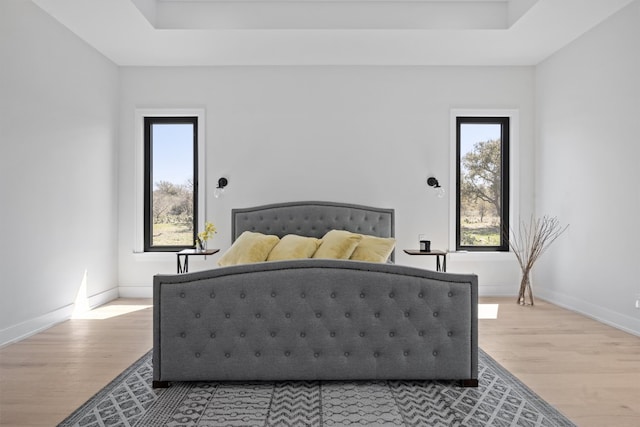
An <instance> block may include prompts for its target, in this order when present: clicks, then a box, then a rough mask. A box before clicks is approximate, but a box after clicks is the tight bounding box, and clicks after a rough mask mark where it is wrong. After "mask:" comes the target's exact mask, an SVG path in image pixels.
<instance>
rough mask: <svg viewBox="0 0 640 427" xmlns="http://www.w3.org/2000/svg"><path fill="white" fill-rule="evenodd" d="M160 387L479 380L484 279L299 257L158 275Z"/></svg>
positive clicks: (156, 343)
mask: <svg viewBox="0 0 640 427" xmlns="http://www.w3.org/2000/svg"><path fill="white" fill-rule="evenodd" d="M154 310H155V313H154V380H155V381H178V380H189V381H191V380H193V381H195V380H286V379H298V380H310V379H322V380H336V379H475V378H477V278H476V277H475V276H473V275H454V274H449V273H438V272H433V271H429V270H421V269H416V268H412V267H406V266H398V265H392V264H372V263H361V262H354V261H339V260H295V261H282V262H272V263H259V264H250V265H240V266H233V267H226V268H219V269H214V270H209V271H204V272H197V273H190V274H185V275H182V276H175V275H169V276H156V277H155V279H154Z"/></svg>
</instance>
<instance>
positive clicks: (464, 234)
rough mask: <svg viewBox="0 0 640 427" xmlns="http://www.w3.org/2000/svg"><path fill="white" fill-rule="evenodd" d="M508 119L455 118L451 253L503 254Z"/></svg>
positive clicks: (506, 225)
mask: <svg viewBox="0 0 640 427" xmlns="http://www.w3.org/2000/svg"><path fill="white" fill-rule="evenodd" d="M509 135H510V132H509V117H471V116H465V117H456V250H463V251H508V250H509V241H508V238H509V233H508V230H509Z"/></svg>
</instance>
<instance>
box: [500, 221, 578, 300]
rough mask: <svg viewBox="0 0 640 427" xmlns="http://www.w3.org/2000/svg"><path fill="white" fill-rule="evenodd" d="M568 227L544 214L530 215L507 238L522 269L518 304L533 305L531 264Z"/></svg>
mask: <svg viewBox="0 0 640 427" xmlns="http://www.w3.org/2000/svg"><path fill="white" fill-rule="evenodd" d="M568 227H569V225H568V224H567V225H565V226H564V227H562V226H560V222H559V221H558V218H556V217H549V216H547V215H545V216H543V217H542V218H538V219H534V218H533V216H532V217H531V219H530V220H529V224H525V223H524V221H521V222H520V228H519V229H518V232H517V233H516V232H515V231H513V238H512V239H509V246H511V249H512V250H513V253H514V254H515V256H516V258H517V259H518V263H519V264H520V269H521V270H522V280H521V281H520V291H519V292H518V304H520V305H533V292H532V291H531V280H530V278H529V275H530V273H531V269H532V268H533V264H535V262H536V261H537V260H538V258H540V256H541V255H542V254H543V253H544V251H546V250H547V248H548V247H549V246H550V245H551V244H552V243H553V242H554V241H555V240H556V239H557V238H558V237H560V235H561V234H562V233H564V232H565V231H566V229H567V228H568ZM527 294H528V300H527Z"/></svg>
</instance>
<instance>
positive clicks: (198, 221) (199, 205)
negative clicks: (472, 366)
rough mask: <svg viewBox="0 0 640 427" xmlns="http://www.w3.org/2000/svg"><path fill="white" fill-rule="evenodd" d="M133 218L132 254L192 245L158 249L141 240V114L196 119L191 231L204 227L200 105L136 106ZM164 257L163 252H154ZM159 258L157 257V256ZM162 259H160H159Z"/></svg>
mask: <svg viewBox="0 0 640 427" xmlns="http://www.w3.org/2000/svg"><path fill="white" fill-rule="evenodd" d="M134 116H135V117H134V125H135V129H136V131H135V138H134V139H135V144H134V145H135V154H134V159H135V176H136V179H135V221H134V236H133V238H134V240H133V252H134V253H136V254H145V257H146V256H153V254H163V253H167V254H168V253H175V252H177V251H179V250H182V249H185V248H193V247H194V246H193V245H191V246H162V247H159V248H160V249H155V248H149V247H147V245H146V243H147V241H146V239H145V228H146V226H145V222H146V221H145V204H146V197H145V193H146V192H145V185H146V180H147V177H146V174H145V162H146V160H145V156H146V151H145V117H151V118H162V117H173V118H184V117H195V118H197V129H196V132H195V135H194V139H196V140H197V143H196V147H195V151H194V158H195V159H197V160H196V162H197V164H194V168H195V176H194V185H196V189H195V191H194V209H195V210H194V224H195V225H196V226H197V227H196V228H195V229H194V233H197V232H198V230H202V229H204V220H205V218H206V199H205V196H206V188H205V187H206V181H205V158H206V157H205V145H206V144H205V110H204V109H201V108H140V109H136V110H135V114H134ZM158 256H161V257H164V256H165V255H158ZM158 259H160V258H158ZM162 259H164V258H162Z"/></svg>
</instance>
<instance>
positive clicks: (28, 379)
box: [0, 298, 640, 427]
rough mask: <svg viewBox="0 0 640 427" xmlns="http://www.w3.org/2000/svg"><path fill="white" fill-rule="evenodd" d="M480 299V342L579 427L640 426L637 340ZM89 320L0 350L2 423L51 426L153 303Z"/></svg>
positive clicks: (132, 339)
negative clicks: (492, 307)
mask: <svg viewBox="0 0 640 427" xmlns="http://www.w3.org/2000/svg"><path fill="white" fill-rule="evenodd" d="M480 302H481V303H482V304H499V307H498V317H497V319H481V320H480V323H479V342H480V346H481V347H482V348H483V349H484V350H485V351H486V352H487V353H489V354H490V355H491V356H492V357H493V358H494V359H496V360H497V361H498V362H499V363H500V364H502V365H503V366H504V367H505V368H507V369H508V370H509V371H511V372H512V373H513V374H514V375H515V376H517V377H518V378H520V379H521V380H522V381H523V382H524V383H525V384H527V385H528V386H529V387H530V388H531V389H533V390H534V391H535V392H536V393H538V394H539V395H540V396H542V397H543V398H544V399H546V400H547V401H548V402H550V403H551V404H553V405H554V406H555V407H556V408H558V409H559V410H560V411H561V412H563V413H564V414H565V415H567V416H568V417H569V418H570V419H571V420H573V421H574V422H575V423H576V424H577V425H579V426H585V427H590V426H603V425H612V426H613V425H615V426H620V427H625V426H636V427H637V426H640V338H639V337H636V336H633V335H630V334H627V333H625V332H622V331H619V330H617V329H614V328H611V327H609V326H606V325H603V324H601V323H599V322H596V321H594V320H591V319H589V318H586V317H584V316H581V315H579V314H576V313H573V312H571V311H568V310H564V309H561V308H559V307H556V306H554V305H552V304H549V303H546V302H544V301H542V300H538V301H537V303H536V305H535V306H534V307H521V306H518V305H517V304H515V302H514V299H513V298H481V301H480ZM85 317H86V318H84V319H72V320H69V321H67V322H64V323H61V324H59V325H56V326H54V327H53V328H50V329H48V330H46V331H44V332H42V333H39V334H37V335H34V336H32V337H30V338H28V339H25V340H23V341H21V342H19V343H16V344H12V345H9V346H6V347H4V348H0V425H1V426H51V425H56V424H57V423H59V422H60V421H62V420H63V419H64V418H65V417H66V416H68V415H69V414H70V413H71V412H73V411H74V410H75V409H76V408H77V407H79V406H80V405H81V404H82V403H84V402H85V401H86V400H87V399H89V398H90V397H91V396H93V395H94V394H95V393H96V392H97V391H99V390H100V389H101V388H102V387H103V386H104V385H106V384H107V383H108V382H109V381H111V380H112V379H113V378H114V377H116V376H117V375H118V374H120V373H121V372H122V371H123V370H124V369H126V368H127V367H128V366H129V365H131V363H133V362H134V361H135V360H137V359H138V358H139V357H140V356H142V355H143V354H144V353H145V352H147V351H148V350H149V349H151V346H152V335H151V334H152V308H151V301H150V300H138V299H118V300H116V301H113V302H111V303H109V304H107V305H105V306H103V307H100V308H98V309H96V310H94V311H92V312H90V313H89V314H88V315H87V316H85ZM34 399H37V402H38V404H37V405H34V404H33V402H34Z"/></svg>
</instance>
